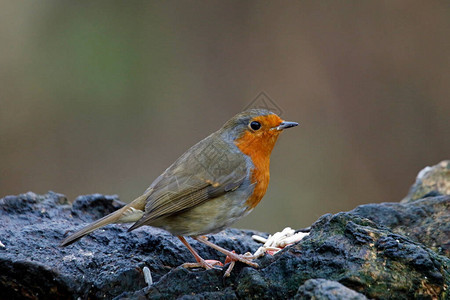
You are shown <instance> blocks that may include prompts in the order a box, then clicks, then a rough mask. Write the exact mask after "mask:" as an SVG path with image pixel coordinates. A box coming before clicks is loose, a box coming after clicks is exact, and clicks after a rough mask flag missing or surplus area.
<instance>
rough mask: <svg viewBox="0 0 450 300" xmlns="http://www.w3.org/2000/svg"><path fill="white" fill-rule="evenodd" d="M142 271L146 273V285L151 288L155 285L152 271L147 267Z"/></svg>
mask: <svg viewBox="0 0 450 300" xmlns="http://www.w3.org/2000/svg"><path fill="white" fill-rule="evenodd" d="M142 271H143V272H144V279H145V283H147V285H148V286H151V285H152V284H153V279H152V273H151V272H150V269H149V268H147V267H144V268H143V269H142Z"/></svg>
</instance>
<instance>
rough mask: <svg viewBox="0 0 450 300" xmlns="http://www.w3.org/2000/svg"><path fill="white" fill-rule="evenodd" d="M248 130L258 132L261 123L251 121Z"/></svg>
mask: <svg viewBox="0 0 450 300" xmlns="http://www.w3.org/2000/svg"><path fill="white" fill-rule="evenodd" d="M250 128H251V129H253V130H258V129H260V128H261V123H259V122H256V121H253V122H251V123H250Z"/></svg>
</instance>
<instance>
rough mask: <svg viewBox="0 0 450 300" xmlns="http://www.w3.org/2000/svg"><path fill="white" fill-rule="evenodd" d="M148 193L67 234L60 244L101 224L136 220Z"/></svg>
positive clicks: (101, 225)
mask: <svg viewBox="0 0 450 300" xmlns="http://www.w3.org/2000/svg"><path fill="white" fill-rule="evenodd" d="M148 194H149V193H145V194H144V195H142V196H140V197H139V198H136V199H135V200H134V201H133V202H131V203H130V204H127V205H125V206H124V207H122V208H121V209H119V210H116V211H115V212H113V213H111V214H109V215H107V216H105V217H103V218H101V219H99V220H97V221H95V222H94V223H91V224H89V225H87V226H86V227H84V228H82V229H80V230H79V231H77V232H75V233H73V234H71V235H69V236H68V237H66V238H65V239H64V240H63V241H62V242H61V244H60V246H61V247H65V246H67V245H70V244H72V243H74V242H76V241H78V240H79V239H81V238H82V237H83V236H85V235H87V234H89V233H91V232H92V231H94V230H96V229H99V228H101V227H103V226H106V225H108V224H112V223H130V222H136V221H137V220H139V219H140V218H141V217H142V216H143V215H144V210H145V200H146V199H147V196H148Z"/></svg>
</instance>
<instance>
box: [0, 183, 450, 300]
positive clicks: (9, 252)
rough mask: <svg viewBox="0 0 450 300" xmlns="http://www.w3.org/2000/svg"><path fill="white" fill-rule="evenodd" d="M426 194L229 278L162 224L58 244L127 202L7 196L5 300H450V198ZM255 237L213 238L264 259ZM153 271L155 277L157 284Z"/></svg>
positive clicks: (0, 211) (2, 239)
mask: <svg viewBox="0 0 450 300" xmlns="http://www.w3.org/2000/svg"><path fill="white" fill-rule="evenodd" d="M437 186H438V185H436V187H437ZM440 186H442V185H440ZM425 195H427V196H430V197H426V198H421V199H418V200H412V198H411V199H410V200H408V201H405V202H402V203H381V204H367V205H361V206H359V207H357V208H355V209H354V210H352V211H350V212H342V213H338V214H335V215H331V214H327V215H324V216H322V217H321V218H319V220H317V221H316V222H315V223H314V224H313V225H312V226H311V232H310V235H309V236H308V237H306V238H304V239H303V240H302V241H300V242H298V243H296V244H294V245H291V246H288V247H286V248H285V249H283V250H282V251H280V252H279V253H277V254H276V255H274V256H270V255H266V256H264V257H262V258H260V259H258V260H257V262H258V264H259V265H260V268H259V269H253V268H250V267H248V266H246V265H243V264H240V263H238V264H236V266H235V269H234V270H233V272H232V273H231V276H230V277H228V278H224V277H223V274H224V270H220V269H213V270H208V271H205V270H201V269H184V268H182V267H180V265H181V264H182V263H184V262H189V261H193V259H192V257H191V254H190V253H189V252H188V251H187V250H186V249H185V248H184V246H183V245H182V243H181V242H180V241H179V240H178V239H177V238H175V237H173V236H171V235H170V234H169V233H167V232H165V231H163V230H159V229H156V228H152V227H144V228H140V229H138V230H136V231H133V232H129V233H128V232H126V230H127V228H128V226H129V225H110V226H107V227H105V228H104V229H100V230H98V231H96V232H94V233H92V234H91V235H89V236H87V237H85V238H83V239H81V240H80V241H78V242H76V243H74V244H73V245H70V246H68V247H66V248H60V247H59V246H58V245H59V243H60V241H61V240H62V239H63V238H64V237H65V236H67V234H68V233H69V232H73V231H74V230H75V229H78V228H80V227H81V226H83V225H84V224H86V223H88V222H91V221H93V220H95V219H97V218H99V217H101V216H103V215H105V214H107V213H109V212H111V211H114V210H116V209H117V208H119V207H121V206H122V205H123V203H121V202H120V201H119V200H118V198H117V196H104V195H99V194H95V195H88V196H81V197H78V198H77V199H76V201H75V202H74V203H73V205H70V203H69V202H68V201H67V199H66V198H65V197H64V196H63V195H61V194H56V193H53V192H49V193H48V194H46V195H36V194H34V193H31V192H29V193H26V194H22V195H18V196H7V197H5V198H3V199H0V228H1V230H0V295H1V296H2V297H1V298H2V299H3V298H5V299H10V298H11V299H15V298H27V299H55V298H56V299H58V298H63V299H67V298H71V299H100V298H102V299H105V298H106V299H111V298H116V299H123V298H130V299H136V298H140V299H145V298H150V299H167V298H172V299H173V298H181V299H251V298H257V297H259V298H263V299H282V298H296V299H311V298H314V299H342V298H345V299H366V298H371V299H411V298H422V299H449V297H450V295H449V290H448V289H449V285H450V269H449V268H450V259H449V255H450V241H449V240H450V209H449V208H450V196H448V195H445V194H443V193H442V192H441V191H437V190H435V191H434V192H433V189H431V190H430V191H428V192H427V193H426V194H425ZM287 225H288V224H287ZM252 234H255V232H252V231H246V230H236V229H228V230H226V231H224V232H221V233H219V234H215V235H212V236H210V240H211V241H213V242H214V243H217V244H219V245H221V246H222V247H225V248H228V249H234V250H236V252H238V253H245V252H247V251H249V252H252V253H253V252H254V251H255V250H256V249H257V248H258V247H259V246H260V244H258V243H256V242H255V241H253V240H252V239H251V235H252ZM256 234H259V235H262V236H267V234H262V233H256ZM189 242H190V243H191V244H192V246H193V247H194V248H196V249H197V250H198V251H199V253H200V255H202V256H203V257H205V258H210V259H220V260H222V261H223V260H224V259H225V257H224V256H223V255H221V254H219V253H217V252H216V251H214V250H212V249H210V248H208V247H206V246H204V245H203V244H200V243H197V242H196V241H194V240H191V239H190V240H189ZM144 267H148V268H149V269H150V271H151V274H152V277H153V282H154V284H153V285H151V286H150V287H148V286H147V284H146V283H145V280H144V275H143V271H142V270H143V268H144Z"/></svg>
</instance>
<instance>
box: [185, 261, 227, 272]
mask: <svg viewBox="0 0 450 300" xmlns="http://www.w3.org/2000/svg"><path fill="white" fill-rule="evenodd" d="M181 266H182V267H183V268H186V269H191V268H204V269H206V270H209V269H215V267H216V266H219V267H223V264H222V263H221V262H220V261H218V260H214V259H203V258H201V260H199V261H197V262H196V263H184V264H182V265H181Z"/></svg>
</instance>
